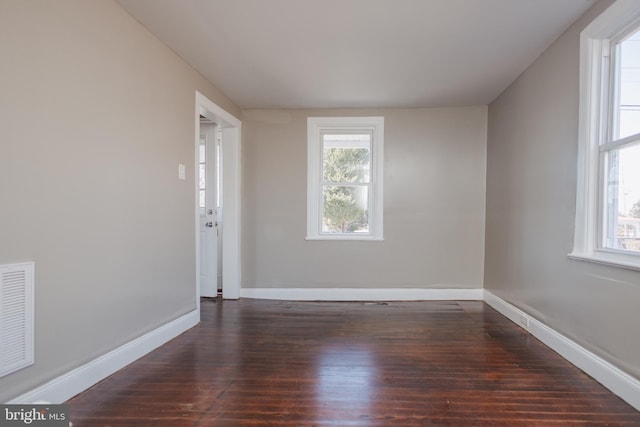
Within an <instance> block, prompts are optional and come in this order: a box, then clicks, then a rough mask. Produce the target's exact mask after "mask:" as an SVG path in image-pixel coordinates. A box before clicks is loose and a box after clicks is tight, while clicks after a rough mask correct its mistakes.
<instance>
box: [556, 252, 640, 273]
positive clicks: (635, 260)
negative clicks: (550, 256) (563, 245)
mask: <svg viewBox="0 0 640 427" xmlns="http://www.w3.org/2000/svg"><path fill="white" fill-rule="evenodd" d="M567 256H568V257H569V258H570V259H575V260H578V261H586V262H592V263H595V264H602V265H608V266H611V267H618V268H625V269H627V270H635V271H640V255H629V254H626V253H619V252H615V251H611V252H605V251H597V252H594V253H591V254H584V253H578V252H572V253H570V254H569V255H567Z"/></svg>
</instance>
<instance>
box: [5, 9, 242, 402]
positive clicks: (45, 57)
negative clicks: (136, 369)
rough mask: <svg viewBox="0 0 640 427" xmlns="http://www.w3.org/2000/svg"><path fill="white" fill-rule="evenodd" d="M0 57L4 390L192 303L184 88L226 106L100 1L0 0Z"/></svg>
mask: <svg viewBox="0 0 640 427" xmlns="http://www.w3.org/2000/svg"><path fill="white" fill-rule="evenodd" d="M0 58H2V59H1V64H0V93H1V94H2V95H1V96H0V196H1V202H0V203H1V208H0V264H4V263H10V262H15V261H29V260H33V261H35V265H36V292H35V302H36V312H35V316H36V325H35V327H36V329H35V331H36V352H35V365H34V366H32V367H29V368H26V369H23V370H21V371H19V372H16V373H13V374H11V375H9V376H7V377H4V378H1V379H0V401H6V400H8V399H10V398H12V397H14V396H16V395H19V394H21V393H23V392H25V391H27V390H30V389H32V388H34V387H36V386H38V385H40V384H42V383H44V382H46V381H47V380H50V379H52V378H54V377H56V376H58V375H60V374H63V373H65V372H67V371H69V370H71V369H72V368H75V367H77V366H79V365H81V364H83V363H86V362H87V361H89V360H92V359H94V358H95V357H97V356H100V355H102V354H104V353H106V352H108V351H110V350H113V349H114V348H116V347H118V346H119V345H121V344H124V343H126V342H128V341H130V340H131V339H133V338H136V337H137V336H140V335H142V334H143V333H145V332H147V331H150V330H152V329H154V328H156V327H158V326H160V325H162V324H164V323H166V322H168V321H170V320H172V319H175V318H177V317H179V316H180V315H182V314H184V313H186V312H189V311H191V310H193V309H194V308H195V306H196V301H195V272H194V270H195V249H194V239H195V236H194V206H195V201H194V187H193V185H194V184H193V182H194V175H193V173H194V167H193V163H194V155H195V154H194V114H195V112H194V106H195V91H196V90H199V91H200V92H202V93H204V94H205V95H207V96H208V97H209V98H210V99H211V100H212V101H214V102H216V103H218V104H219V105H220V106H222V107H223V108H226V109H227V110H228V111H229V112H230V113H232V114H236V115H239V111H238V109H237V107H236V106H234V105H233V104H232V103H231V102H230V101H229V100H228V99H227V98H226V97H224V96H223V95H221V93H220V92H219V91H218V90H217V89H216V88H214V87H213V86H211V85H210V84H209V83H208V82H207V81H206V80H205V79H204V78H202V77H201V76H200V75H199V74H198V73H196V72H195V71H194V70H193V69H192V68H190V67H189V66H187V65H186V64H185V63H184V62H183V61H182V60H181V59H179V58H178V57H177V56H176V55H175V54H174V53H173V52H172V51H170V50H169V48H167V47H166V46H165V45H163V44H161V43H160V42H159V41H158V40H157V39H156V38H155V37H153V36H152V35H151V34H150V33H148V32H147V31H146V30H145V29H143V27H142V26H141V25H140V24H139V23H138V22H136V21H135V20H134V19H133V18H131V17H130V16H129V15H127V14H126V13H125V12H124V11H123V10H122V9H121V8H120V7H119V6H118V5H116V4H115V3H113V2H111V1H85V0H76V1H72V0H56V1H49V0H40V1H38V0H30V1H21V0H0ZM178 163H185V164H186V165H187V181H179V180H178V179H177V169H178Z"/></svg>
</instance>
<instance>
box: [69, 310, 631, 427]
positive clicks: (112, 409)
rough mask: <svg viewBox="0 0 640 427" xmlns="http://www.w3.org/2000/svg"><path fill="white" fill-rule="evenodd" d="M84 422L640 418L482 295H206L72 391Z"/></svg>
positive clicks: (581, 421) (604, 421)
mask: <svg viewBox="0 0 640 427" xmlns="http://www.w3.org/2000/svg"><path fill="white" fill-rule="evenodd" d="M68 403H69V405H70V410H71V420H72V421H73V423H74V427H78V426H112V427H116V426H122V427H134V426H145V427H146V426H176V427H180V426H223V427H228V426H283V427H286V426H297V427H299V426H317V427H319V426H409V427H410V426H440V425H442V426H510V427H511V426H519V425H522V426H547V425H549V426H554V425H558V426H559V425H563V426H604V425H606V426H632V425H634V426H638V425H640V413H639V412H638V411H636V410H635V409H633V408H632V407H630V406H629V405H627V404H626V403H625V402H623V401H622V400H621V399H619V398H617V397H616V396H614V395H613V394H611V393H610V392H609V391H608V390H606V389H605V388H604V387H603V386H601V385H600V384H598V383H597V382H595V381H594V380H593V379H591V378H590V377H589V376H587V375H586V374H584V373H583V372H582V371H580V370H579V369H577V368H575V367H574V366H573V365H571V364H569V363H568V362H567V361H565V360H564V359H562V358H561V357H560V356H559V355H557V354H556V353H555V352H553V351H551V350H550V349H548V348H547V347H545V346H544V345H543V344H542V343H540V342H539V341H538V340H536V339H535V338H533V337H531V336H530V335H528V334H527V333H526V332H525V331H523V330H522V329H520V328H518V327H517V326H516V325H514V324H513V323H511V322H510V321H509V320H507V319H506V318H504V317H502V316H501V315H500V314H499V313H497V312H496V311H495V310H493V309H492V308H490V307H489V306H487V305H486V304H484V303H482V302H477V301H464V302H456V301H432V302H393V303H386V304H373V303H318V302H290V301H261V300H239V301H216V300H205V301H203V303H202V322H201V323H200V324H199V325H198V326H196V327H195V328H193V329H191V330H189V331H187V332H186V333H185V334H183V335H181V336H179V337H177V338H176V339H174V340H172V341H171V342H169V343H167V344H166V345H164V346H162V347H161V348H159V349H157V350H156V351H154V352H152V353H150V354H149V355H147V356H145V357H144V358H142V359H140V360H139V361H137V362H135V363H133V364H131V365H129V366H128V367H126V368H125V369H123V370H122V371H120V372H118V373H116V374H114V375H112V376H111V377H109V378H107V379H105V380H104V381H102V382H101V383H99V384H97V385H95V386H94V387H92V388H91V389H89V390H87V391H86V392H84V393H82V394H80V395H78V396H76V397H75V398H73V399H71V400H70V401H69V402H68Z"/></svg>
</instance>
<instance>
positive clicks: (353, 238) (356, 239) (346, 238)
mask: <svg viewBox="0 0 640 427" xmlns="http://www.w3.org/2000/svg"><path fill="white" fill-rule="evenodd" d="M304 240H309V241H319V240H321V241H347V242H382V241H384V238H382V237H375V236H341V235H337V236H307V237H305V238H304Z"/></svg>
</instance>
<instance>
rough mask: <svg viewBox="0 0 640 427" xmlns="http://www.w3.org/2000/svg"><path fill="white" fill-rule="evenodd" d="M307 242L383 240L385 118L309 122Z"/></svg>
mask: <svg viewBox="0 0 640 427" xmlns="http://www.w3.org/2000/svg"><path fill="white" fill-rule="evenodd" d="M307 133H308V135H307V136H308V140H307V150H308V152H307V159H308V160H307V162H308V164H307V173H308V175H307V239H308V240H382V215H383V212H382V210H383V209H382V206H383V205H382V163H383V137H384V118H382V117H309V118H308V119H307Z"/></svg>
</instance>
